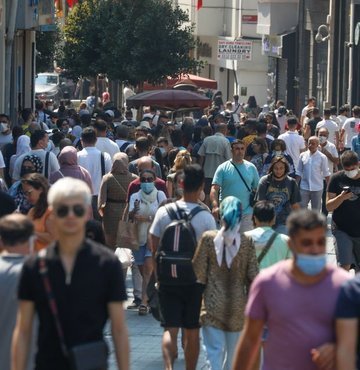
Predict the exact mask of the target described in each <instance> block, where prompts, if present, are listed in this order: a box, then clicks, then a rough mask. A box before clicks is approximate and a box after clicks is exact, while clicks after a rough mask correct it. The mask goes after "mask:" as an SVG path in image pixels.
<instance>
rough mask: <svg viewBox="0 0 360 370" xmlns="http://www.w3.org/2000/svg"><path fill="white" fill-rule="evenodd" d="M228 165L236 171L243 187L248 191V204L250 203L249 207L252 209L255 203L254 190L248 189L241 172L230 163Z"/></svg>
mask: <svg viewBox="0 0 360 370" xmlns="http://www.w3.org/2000/svg"><path fill="white" fill-rule="evenodd" d="M230 163H231V164H232V165H233V166H234V167H235V170H236V171H237V173H238V174H239V176H240V178H241V180H242V182H243V183H244V185H245V186H246V189H247V190H248V192H249V193H250V194H249V203H250V206H251V207H253V206H254V205H255V203H256V201H255V195H256V190H254V189H250V187H249V185H248V184H247V182H246V181H245V179H244V177H243V175H242V174H241V172H240V171H239V169H238V168H237V167H236V166H235V163H234V162H232V161H230Z"/></svg>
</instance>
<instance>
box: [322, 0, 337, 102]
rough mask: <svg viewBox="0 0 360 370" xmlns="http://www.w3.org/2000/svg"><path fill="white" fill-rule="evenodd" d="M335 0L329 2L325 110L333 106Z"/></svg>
mask: <svg viewBox="0 0 360 370" xmlns="http://www.w3.org/2000/svg"><path fill="white" fill-rule="evenodd" d="M334 3H335V2H334V0H330V2H329V15H328V19H327V22H326V23H328V27H329V40H328V55H327V69H326V75H327V76H326V102H325V103H324V108H328V107H330V106H331V105H332V103H333V102H332V90H333V70H332V67H333V63H332V62H333V57H334V31H335V30H334V28H335V22H334V20H335V19H334V18H335V13H334V11H335V9H334V8H335V4H334Z"/></svg>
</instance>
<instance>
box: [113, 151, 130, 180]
mask: <svg viewBox="0 0 360 370" xmlns="http://www.w3.org/2000/svg"><path fill="white" fill-rule="evenodd" d="M110 172H111V173H112V174H113V175H120V174H121V175H125V174H127V173H129V158H128V156H127V155H126V154H125V153H116V154H115V155H114V157H113V164H112V167H111V171H110Z"/></svg>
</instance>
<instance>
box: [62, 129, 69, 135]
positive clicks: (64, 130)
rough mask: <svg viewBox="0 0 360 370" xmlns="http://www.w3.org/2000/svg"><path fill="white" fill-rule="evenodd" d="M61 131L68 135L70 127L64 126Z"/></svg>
mask: <svg viewBox="0 0 360 370" xmlns="http://www.w3.org/2000/svg"><path fill="white" fill-rule="evenodd" d="M61 132H62V133H63V134H65V135H66V134H67V133H68V132H69V129H68V128H62V129H61Z"/></svg>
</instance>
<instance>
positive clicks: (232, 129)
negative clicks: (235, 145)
mask: <svg viewBox="0 0 360 370" xmlns="http://www.w3.org/2000/svg"><path fill="white" fill-rule="evenodd" d="M227 129H228V133H229V134H230V135H231V136H235V134H236V127H235V124H234V123H229V124H228V126H227Z"/></svg>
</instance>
